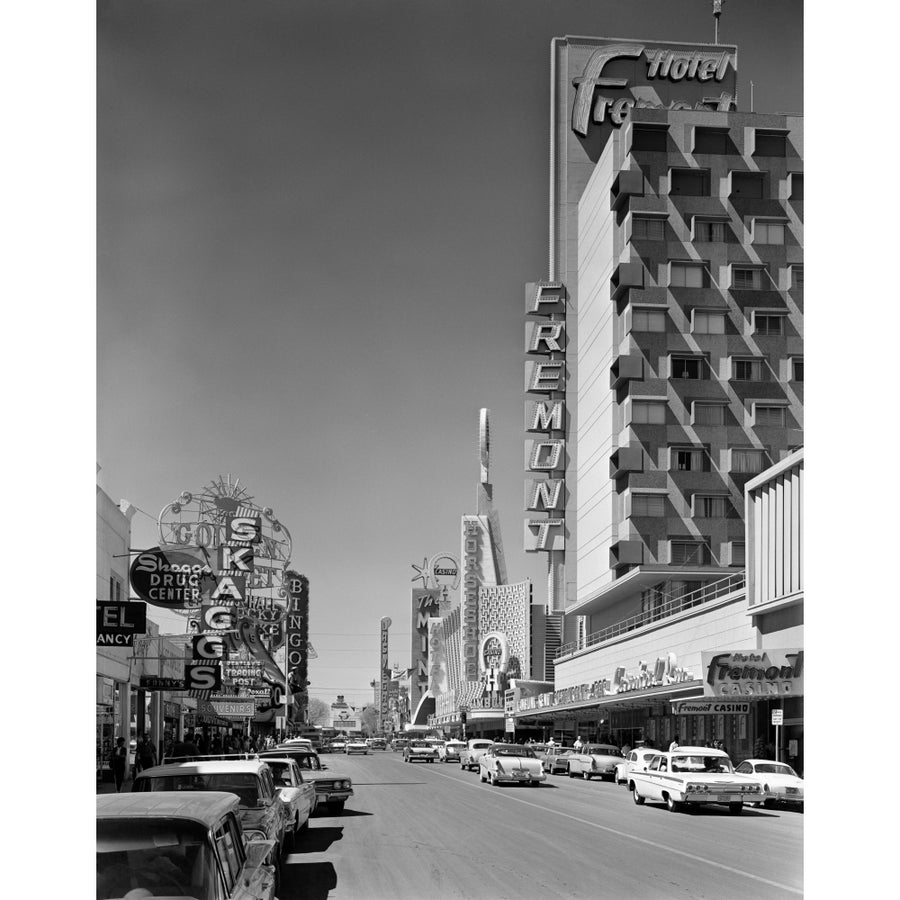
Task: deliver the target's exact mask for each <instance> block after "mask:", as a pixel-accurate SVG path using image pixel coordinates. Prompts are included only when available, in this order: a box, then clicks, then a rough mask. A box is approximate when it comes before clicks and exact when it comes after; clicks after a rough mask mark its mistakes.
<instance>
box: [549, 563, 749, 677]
mask: <svg viewBox="0 0 900 900" xmlns="http://www.w3.org/2000/svg"><path fill="white" fill-rule="evenodd" d="M656 577H657V579H658V578H659V573H657V576H656ZM745 593H746V577H745V573H744V572H736V573H733V574H731V575H728V576H727V577H725V578H721V579H719V580H717V581H711V582H709V583H707V584H705V585H703V586H702V587H701V588H699V589H698V590H696V591H692V592H691V593H689V594H684V595H682V596H681V597H676V598H673V599H671V600H667V601H666V602H664V603H662V604H660V605H659V606H657V607H655V608H654V609H652V610H648V611H646V612H643V613H639V614H638V615H634V616H630V617H629V618H627V619H622V620H621V621H619V622H614V623H613V624H612V625H608V626H607V627H606V628H602V629H601V630H600V631H595V632H593V633H592V634H589V635H587V636H586V637H585V639H584V643H581V644H579V643H578V642H577V641H572V642H570V643H568V644H563V645H562V646H561V647H560V648H559V650H557V652H556V656H555V658H554V665H559V664H560V663H561V662H563V661H565V660H568V659H572V658H574V657H579V656H584V655H585V654H587V653H592V652H596V651H599V650H602V649H603V648H604V647H607V646H609V645H611V644H614V643H617V642H619V641H621V640H622V639H624V638H631V637H638V636H639V635H642V634H646V633H647V632H649V631H651V630H653V629H659V628H662V627H664V626H667V625H671V624H675V623H676V622H678V621H680V620H682V619H684V618H686V617H687V616H690V615H694V614H696V612H697V611H698V609H703V610H705V609H709V608H710V607H711V606H712V605H713V604H718V603H722V604H724V603H728V602H731V601H733V600H735V599H737V598H739V597H740V596H742V595H745Z"/></svg>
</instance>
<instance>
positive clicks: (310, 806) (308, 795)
mask: <svg viewBox="0 0 900 900" xmlns="http://www.w3.org/2000/svg"><path fill="white" fill-rule="evenodd" d="M266 764H267V765H268V766H269V768H270V769H271V770H272V778H273V780H274V781H275V786H276V787H278V788H296V790H292V791H281V792H280V795H281V801H282V803H284V804H285V806H286V807H287V816H288V838H289V840H290V844H291V846H292V847H296V846H297V839H298V838H299V836H300V832H301V831H302V830H303V829H305V828H308V827H309V817H310V815H312V813H313V812H314V811H315V808H316V803H317V800H316V786H315V783H314V782H312V781H305V780H304V778H303V774H302V773H301V771H300V767H299V766H298V765H297V763H295V762H294V760H292V759H291V758H290V757H288V756H282V757H273V756H267V757H266Z"/></svg>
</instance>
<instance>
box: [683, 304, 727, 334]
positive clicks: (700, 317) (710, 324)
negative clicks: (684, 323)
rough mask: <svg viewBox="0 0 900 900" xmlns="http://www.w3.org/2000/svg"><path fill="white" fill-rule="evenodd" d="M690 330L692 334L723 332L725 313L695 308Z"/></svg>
mask: <svg viewBox="0 0 900 900" xmlns="http://www.w3.org/2000/svg"><path fill="white" fill-rule="evenodd" d="M691 331H692V332H693V333H694V334H725V313H724V312H710V311H709V310H705V309H695V310H694V314H693V321H692V326H691Z"/></svg>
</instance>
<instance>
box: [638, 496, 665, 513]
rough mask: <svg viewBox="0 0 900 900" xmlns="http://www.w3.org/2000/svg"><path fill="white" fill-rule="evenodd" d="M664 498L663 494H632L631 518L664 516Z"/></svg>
mask: <svg viewBox="0 0 900 900" xmlns="http://www.w3.org/2000/svg"><path fill="white" fill-rule="evenodd" d="M665 514H666V498H665V496H664V495H663V494H632V495H631V515H632V516H664V515H665Z"/></svg>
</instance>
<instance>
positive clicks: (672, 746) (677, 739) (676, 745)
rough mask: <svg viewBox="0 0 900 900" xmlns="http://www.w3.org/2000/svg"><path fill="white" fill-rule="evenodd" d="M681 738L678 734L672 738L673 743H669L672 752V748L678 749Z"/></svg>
mask: <svg viewBox="0 0 900 900" xmlns="http://www.w3.org/2000/svg"><path fill="white" fill-rule="evenodd" d="M680 740H681V738H680V737H679V736H678V735H677V734H676V735H675V737H674V738H673V739H672V743H671V744H669V751H670V752H671V751H672V750H677V749H678V742H679V741H680Z"/></svg>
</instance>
